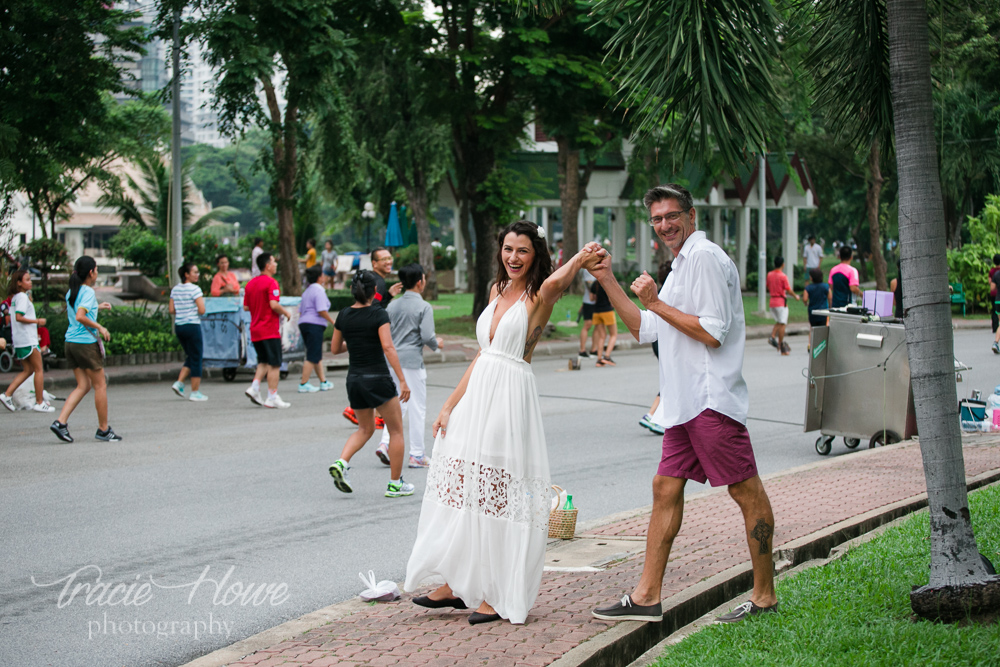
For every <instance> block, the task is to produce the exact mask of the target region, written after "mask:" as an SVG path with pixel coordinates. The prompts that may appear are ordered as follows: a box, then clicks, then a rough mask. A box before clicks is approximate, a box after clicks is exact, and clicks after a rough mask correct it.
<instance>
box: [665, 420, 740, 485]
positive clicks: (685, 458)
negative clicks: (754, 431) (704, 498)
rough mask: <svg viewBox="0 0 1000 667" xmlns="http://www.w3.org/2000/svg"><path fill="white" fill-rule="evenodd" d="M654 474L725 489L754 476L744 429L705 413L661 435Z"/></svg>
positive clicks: (733, 422)
mask: <svg viewBox="0 0 1000 667" xmlns="http://www.w3.org/2000/svg"><path fill="white" fill-rule="evenodd" d="M656 474H657V475H660V476H663V477H680V478H683V479H691V480H694V481H696V482H698V483H701V484H703V483H704V482H705V480H706V479H707V480H708V481H709V482H711V483H712V486H728V485H730V484H737V483H739V482H742V481H745V480H748V479H750V478H751V477H753V476H754V475H756V474H757V462H756V461H755V460H754V456H753V447H751V445H750V436H749V435H748V434H747V427H746V426H744V425H743V424H741V423H739V422H738V421H736V420H735V419H732V418H730V417H727V416H726V415H724V414H722V413H719V412H716V411H715V410H705V411H703V412H702V413H701V414H699V415H698V416H697V417H695V418H694V419H692V420H691V421H689V422H686V423H684V424H679V425H677V426H673V427H671V428H668V429H667V432H666V433H664V434H663V458H662V459H660V467H659V468H658V469H657V470H656Z"/></svg>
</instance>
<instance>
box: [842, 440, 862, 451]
mask: <svg viewBox="0 0 1000 667" xmlns="http://www.w3.org/2000/svg"><path fill="white" fill-rule="evenodd" d="M844 444H845V445H847V448H848V449H854V448H855V447H857V446H858V445H860V444H861V439H860V438H844Z"/></svg>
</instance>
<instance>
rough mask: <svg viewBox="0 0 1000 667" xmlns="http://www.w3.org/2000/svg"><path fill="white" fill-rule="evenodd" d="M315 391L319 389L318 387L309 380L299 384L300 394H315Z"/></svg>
mask: <svg viewBox="0 0 1000 667" xmlns="http://www.w3.org/2000/svg"><path fill="white" fill-rule="evenodd" d="M317 391H319V387H317V386H316V385H314V384H312V383H311V382H306V383H304V384H300V385H299V393H300V394H315V393H316V392H317Z"/></svg>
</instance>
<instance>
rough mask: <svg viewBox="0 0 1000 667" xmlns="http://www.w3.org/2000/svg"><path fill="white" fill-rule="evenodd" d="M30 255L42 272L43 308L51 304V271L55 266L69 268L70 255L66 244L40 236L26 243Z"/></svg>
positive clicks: (34, 264) (32, 261) (33, 262)
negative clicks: (67, 252)
mask: <svg viewBox="0 0 1000 667" xmlns="http://www.w3.org/2000/svg"><path fill="white" fill-rule="evenodd" d="M26 250H27V253H28V257H30V258H31V263H32V265H33V266H35V267H36V268H37V269H38V270H39V271H41V272H42V289H41V293H42V295H43V297H42V300H43V303H44V306H43V308H45V309H46V310H47V309H48V306H49V299H50V298H51V296H52V295H51V294H50V293H49V273H50V272H51V271H52V269H55V268H62V269H65V268H68V267H69V265H70V261H69V255H67V254H66V246H64V245H63V244H62V243H60V242H59V241H56V240H55V239H51V238H40V239H35V240H34V241H32V242H30V243H28V244H27V245H26Z"/></svg>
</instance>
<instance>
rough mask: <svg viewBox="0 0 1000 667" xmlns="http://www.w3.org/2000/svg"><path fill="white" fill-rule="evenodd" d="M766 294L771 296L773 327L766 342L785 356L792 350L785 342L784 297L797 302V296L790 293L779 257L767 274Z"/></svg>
mask: <svg viewBox="0 0 1000 667" xmlns="http://www.w3.org/2000/svg"><path fill="white" fill-rule="evenodd" d="M767 292H768V294H770V295H771V301H770V306H771V315H773V316H774V327H773V328H772V329H771V337H770V338H768V339H767V342H768V343H770V344H771V345H773V346H774V347H776V348H778V351H779V352H781V354H782V356H787V355H788V354H789V353H790V352H791V351H792V348H791V346H790V345H789V344H788V343H786V342H785V325H787V324H788V300H787V299H786V298H785V295H787V294H791V295H792V296H793V297H795V300H796V301H798V300H799V295H798V294H796V293H795V292H794V291H792V286H791V285H790V284H789V283H788V276H786V275H785V258H784V257H781V256H780V255H779V256H778V257H775V258H774V270H773V271H771V272H769V273H768V274H767Z"/></svg>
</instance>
